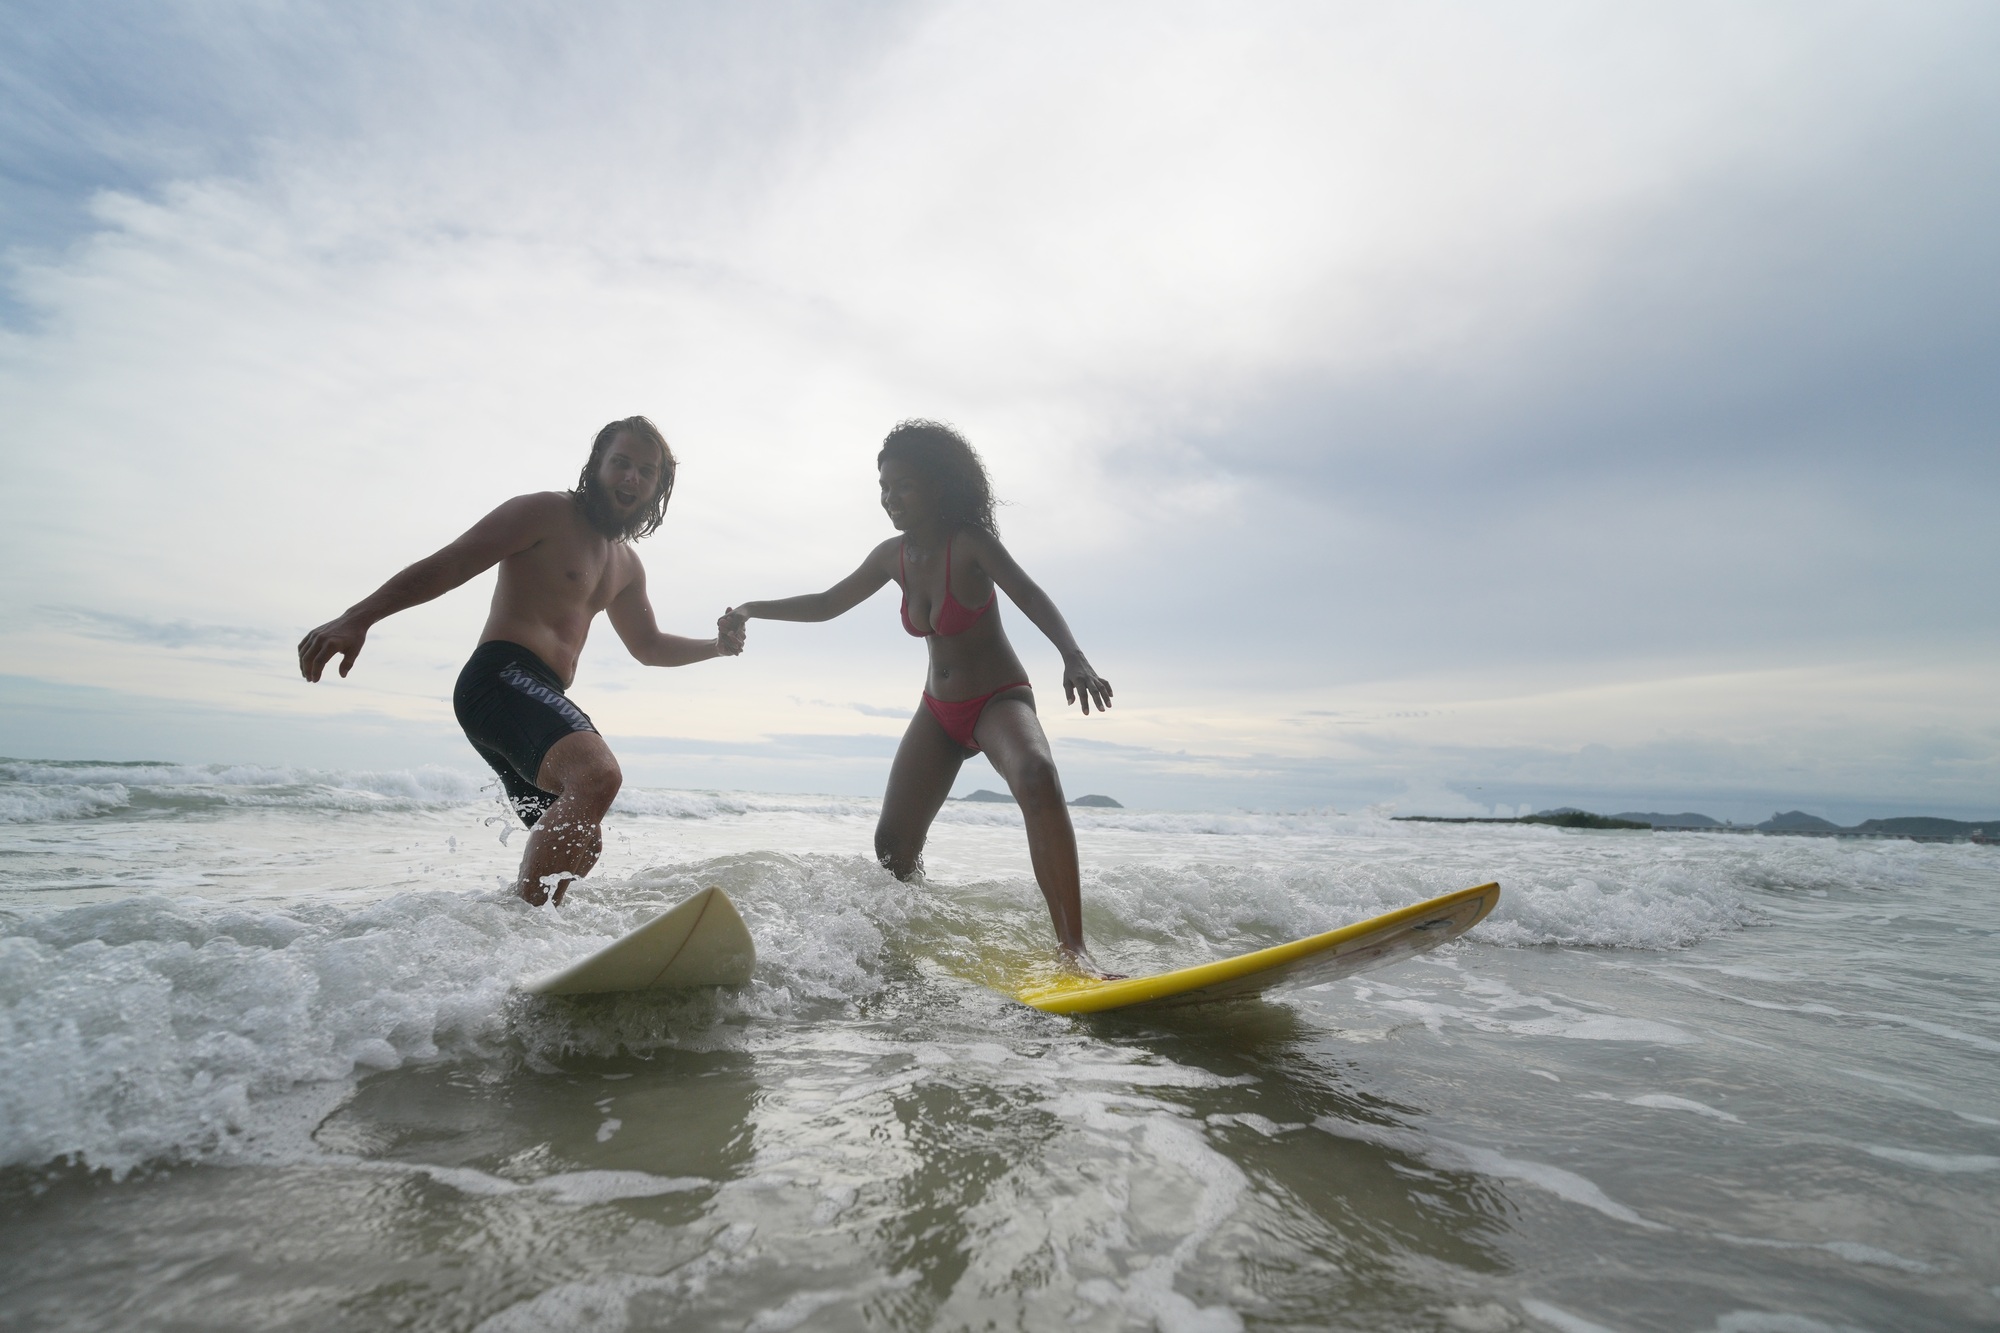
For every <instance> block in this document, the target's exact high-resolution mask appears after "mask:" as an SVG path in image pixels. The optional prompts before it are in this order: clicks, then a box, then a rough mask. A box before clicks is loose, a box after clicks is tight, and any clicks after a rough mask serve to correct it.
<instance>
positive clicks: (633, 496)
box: [611, 491, 639, 505]
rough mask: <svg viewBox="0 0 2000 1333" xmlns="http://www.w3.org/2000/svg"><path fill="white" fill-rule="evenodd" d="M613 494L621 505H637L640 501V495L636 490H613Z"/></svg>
mask: <svg viewBox="0 0 2000 1333" xmlns="http://www.w3.org/2000/svg"><path fill="white" fill-rule="evenodd" d="M611 496H612V498H613V499H615V500H616V501H618V503H619V504H621V505H635V504H637V503H639V496H638V493H637V492H635V491H613V492H611Z"/></svg>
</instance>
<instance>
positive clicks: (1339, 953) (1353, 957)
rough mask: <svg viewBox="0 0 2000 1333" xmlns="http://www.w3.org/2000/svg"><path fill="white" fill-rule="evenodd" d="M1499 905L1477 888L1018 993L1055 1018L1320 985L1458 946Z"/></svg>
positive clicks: (1494, 887) (1495, 892)
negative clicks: (1189, 961) (1257, 944)
mask: <svg viewBox="0 0 2000 1333" xmlns="http://www.w3.org/2000/svg"><path fill="white" fill-rule="evenodd" d="M1499 901H1500V886H1499V885H1498V884H1480V885H1477V886H1476V887H1473V888H1470V889H1460V890H1459V891H1458V892H1457V893H1447V894H1445V895H1444V896H1443V897H1441V898H1432V899H1430V900H1429V901H1427V902H1421V903H1417V904H1415V905H1413V906H1410V907H1399V908H1397V909H1396V910H1395V911H1393V912H1384V913H1383V914H1382V915H1381V916H1373V917H1369V918H1368V919H1367V920H1366V921H1357V922H1355V923H1354V924H1353V925H1351V926H1342V927H1341V928H1340V929H1338V930H1329V931H1327V932H1326V933H1324V934H1321V935H1308V936H1307V937H1306V938H1304V939H1302V940H1293V941H1292V942H1291V943H1290V944H1279V945H1274V946H1272V947H1271V948H1269V949H1259V950H1257V951H1256V952H1255V953H1245V954H1238V955H1237V956H1236V957H1234V958H1224V959H1223V960H1221V961H1220V962H1215V963H1202V964H1200V965H1198V966H1195V967H1183V968H1181V969H1179V970H1178V971H1174V972H1160V973H1157V974H1155V975H1153V976H1150V977H1128V978H1126V979H1124V980H1122V981H1095V980H1091V979H1089V978H1086V977H1079V976H1066V977H1063V978H1061V979H1060V980H1057V981H1054V982H1049V983H1046V984H1042V985H1036V986H1030V987H1028V988H1027V989H1026V990H1022V991H1019V992H1016V994H1015V996H1014V998H1015V999H1017V1000H1019V1001H1020V1002H1021V1003H1022V1004H1025V1005H1029V1006H1030V1007H1032V1008H1035V1009H1040V1010H1042V1011H1043V1012H1045V1013H1051V1014H1095V1013H1102V1012H1103V1011H1104V1010H1107V1009H1129V1008H1132V1007H1133V1006H1135V1005H1154V1006H1159V1007H1165V1006H1168V1005H1176V1004H1202V1003H1206V1002H1207V1001H1210V1000H1233V999H1238V998H1240V997H1242V996H1246V995H1255V994H1257V993H1258V992H1260V991H1264V990H1268V989H1270V988H1271V987H1272V986H1275V985H1277V984H1278V983H1280V982H1289V983H1293V984H1297V985H1306V986H1316V985H1318V984H1319V983H1320V982H1322V981H1334V980H1338V979H1339V978H1341V977H1346V976H1352V975H1354V974H1355V973H1356V972H1365V971H1367V970H1368V969H1370V968H1375V967H1381V966H1383V965H1385V964H1388V963H1394V962H1399V961H1401V960H1402V959H1405V958H1410V957H1414V956H1415V955H1417V954H1420V953H1424V952H1426V951H1428V950H1431V949H1435V948H1437V946H1438V945H1440V944H1443V943H1445V942H1446V941H1447V940H1455V939H1457V938H1458V937H1459V936H1460V935H1463V934H1464V933H1465V932H1466V931H1468V930H1471V929H1472V928H1473V927H1474V926H1476V925H1478V924H1479V923H1480V922H1481V921H1483V920H1484V919H1485V918H1486V914H1487V913H1489V912H1491V911H1492V910H1493V908H1494V907H1495V906H1496V905H1497V904H1498V903H1499Z"/></svg>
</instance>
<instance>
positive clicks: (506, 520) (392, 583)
mask: <svg viewBox="0 0 2000 1333" xmlns="http://www.w3.org/2000/svg"><path fill="white" fill-rule="evenodd" d="M551 501H555V502H556V503H563V501H561V500H560V499H559V497H556V496H553V495H517V496H515V497H514V498H513V499H511V500H509V501H508V502H507V503H506V504H503V505H501V506H500V507H499V508H498V509H495V510H494V511H493V512H492V513H490V514H488V515H487V516H486V517H485V518H482V519H480V520H479V521H478V522H477V523H475V524H473V525H472V527H471V528H470V529H469V530H468V531H467V532H466V533H465V535H464V536H462V537H460V538H459V539H458V540H457V541H455V542H453V543H452V544H451V545H449V546H447V547H445V548H444V549H443V550H441V551H438V552H436V553H435V554H432V555H427V556H425V557H424V558H423V559H421V560H419V561H417V563H415V564H414V565H411V566H410V567H409V568H408V569H405V570H403V571H402V572H400V573H398V574H396V575H395V576H394V577H393V578H391V579H390V580H389V581H388V582H387V583H384V584H383V585H382V586H381V587H379V588H377V589H376V590H375V591H374V592H372V593H369V594H368V595H367V596H366V597H364V598H362V599H361V600H360V601H358V602H356V603H355V604H354V605H353V606H351V607H349V608H348V609H347V610H346V612H345V613H343V614H342V615H340V616H338V617H336V618H335V619H333V620H329V621H327V622H326V623H325V624H324V625H321V626H320V627H319V628H318V629H316V630H314V631H313V632H312V633H310V634H308V635H306V636H305V637H304V638H303V639H300V640H299V674H300V675H302V676H304V677H305V678H306V679H307V680H313V681H316V680H318V679H319V678H320V675H321V673H322V672H324V671H325V670H326V664H327V663H328V662H331V661H332V660H333V659H334V658H335V657H338V658H340V674H341V675H343V676H345V675H346V674H347V673H348V671H349V670H350V669H351V668H352V667H353V666H354V660H355V659H356V658H358V657H360V656H361V646H362V645H363V644H364V643H366V642H367V640H368V630H369V628H370V627H371V626H373V625H374V624H375V622H376V621H378V620H381V619H383V618H385V617H387V616H392V615H394V614H396V612H398V611H406V610H408V609H409V608H410V607H413V606H420V605H422V604H423V603H425V602H428V601H431V600H432V599H434V598H438V597H442V596H444V595H445V594H446V593H448V592H450V591H451V590H452V589H453V588H456V587H457V586H458V585H459V584H461V583H464V582H465V581H466V580H467V579H470V578H474V577H476V576H478V575H480V574H483V573H485V572H486V571H487V570H489V569H491V568H493V566H495V565H497V564H499V563H500V562H501V561H502V560H505V559H506V558H507V557H508V556H510V555H513V554H514V553H515V552H517V551H525V550H527V549H528V548H529V547H530V546H533V545H534V544H535V543H536V542H537V541H538V540H540V537H541V528H542V523H543V521H544V520H545V519H546V518H547V516H548V515H547V510H548V508H549V506H550V503H551Z"/></svg>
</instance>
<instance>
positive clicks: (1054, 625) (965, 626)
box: [724, 421, 1111, 973]
mask: <svg viewBox="0 0 2000 1333" xmlns="http://www.w3.org/2000/svg"><path fill="white" fill-rule="evenodd" d="M875 462H876V465H877V466H878V467H879V468H880V469H881V474H882V508H883V509H884V510H886V511H887V512H888V515H889V522H890V524H891V525H892V526H894V527H895V528H896V530H897V531H898V532H900V533H902V536H900V537H895V538H891V539H890V540H888V541H885V542H883V543H882V544H881V545H880V546H877V547H876V548H875V549H874V550H873V551H871V552H869V554H868V558H867V559H866V560H863V561H862V562H861V567H860V568H859V569H857V570H855V571H854V572H853V573H852V574H849V575H848V576H847V577H846V578H844V579H842V580H841V581H840V582H839V583H836V584H834V585H833V587H831V588H828V589H827V590H826V591H825V592H819V593H808V594H806V595H805V596H802V597H787V598H784V599H783V600H781V601H775V602H744V603H743V604H741V605H740V606H735V607H732V608H730V610H729V613H728V615H727V616H725V618H724V619H725V623H726V625H727V626H728V627H729V628H732V629H733V628H739V627H740V626H741V625H742V623H743V622H744V621H746V620H760V619H761V620H811V621H819V620H831V619H833V618H834V617H835V616H838V615H841V614H843V613H845V612H847V611H849V610H852V609H853V608H854V607H856V606H858V605H860V604H861V603H862V602H863V601H866V600H867V599H868V598H869V597H870V596H872V595H873V594H874V593H875V592H876V591H877V590H878V589H879V588H881V586H882V585H883V584H885V583H887V582H888V581H889V580H891V579H894V580H896V582H897V583H899V584H901V585H902V589H903V610H902V615H903V628H904V629H905V630H907V631H909V632H910V633H911V634H914V635H916V636H918V637H920V638H922V639H923V640H924V642H925V644H926V646H927V647H928V648H929V649H930V675H929V677H928V679H927V680H926V681H925V684H924V698H923V707H921V708H919V709H918V710H917V713H916V716H915V717H913V718H911V719H910V726H909V729H908V730H907V731H905V732H904V733H903V743H902V745H901V746H899V747H898V748H897V750H896V761H895V763H894V764H893V765H891V766H890V769H889V789H888V790H887V791H886V792H884V793H883V796H882V819H881V822H880V823H879V824H877V825H876V827H875V855H876V856H877V857H879V858H880V859H881V862H882V864H883V865H884V866H886V867H888V869H889V870H890V871H891V872H893V873H894V874H895V875H896V877H897V878H899V879H908V878H909V877H910V876H911V875H913V874H915V873H916V871H917V869H918V867H919V865H920V863H921V858H922V855H923V850H924V838H925V836H926V835H927V834H928V833H929V832H930V827H931V821H932V820H933V819H935V818H937V812H938V810H939V809H940V808H941V807H942V806H943V805H944V802H945V798H946V797H948V796H949V795H950V794H951V784H952V782H953V780H954V779H956V778H957V777H958V769H959V765H960V764H963V763H964V762H965V759H966V756H967V755H970V754H973V753H975V752H977V751H981V750H983V751H985V752H986V757H987V758H988V759H989V760H991V761H992V763H993V767H994V768H995V769H997V770H998V771H999V773H1000V776H1001V777H1002V778H1003V779H1005V780H1006V783H1007V787H1008V790H1010V791H1012V792H1013V793H1014V799H1015V800H1016V801H1017V802H1019V803H1020V806H1021V813H1022V815H1023V816H1024V817H1025V819H1026V821H1027V825H1028V854H1029V857H1030V858H1031V859H1032V861H1033V862H1034V867H1035V882H1036V883H1037V884H1039V885H1041V889H1042V896H1043V897H1045V898H1046V899H1048V904H1049V916H1050V917H1051V918H1053V919H1054V921H1055V928H1056V941H1057V943H1058V945H1059V946H1060V948H1061V949H1062V953H1063V956H1064V959H1065V961H1066V962H1068V963H1069V964H1070V965H1072V966H1075V967H1078V968H1083V969H1086V970H1089V971H1091V972H1093V973H1096V972H1097V969H1096V967H1095V965H1094V964H1092V963H1091V962H1090V959H1089V955H1088V954H1086V953H1085V952H1084V947H1083V905H1082V901H1081V896H1080V894H1079V891H1078V884H1077V880H1078V875H1077V865H1076V830H1075V829H1074V828H1073V827H1072V826H1071V825H1070V821H1069V807H1068V806H1067V805H1065V804H1064V803H1063V792H1062V780H1061V778H1060V777H1058V776H1057V774H1056V765H1055V759H1054V757H1053V756H1052V755H1051V754H1050V753H1049V741H1048V737H1047V736H1045V735H1043V734H1042V724H1041V722H1040V721H1039V720H1038V719H1037V718H1036V716H1035V693H1034V689H1033V687H1032V686H1030V685H1029V683H1028V672H1027V670H1026V668H1024V667H1023V666H1022V665H1021V659H1020V658H1019V657H1017V656H1015V655H1014V648H1013V645H1012V644H1010V643H1008V642H1007V633H1006V631H1005V630H1004V629H1002V628H1001V624H1000V607H999V605H998V593H997V592H996V589H1002V590H1005V592H1006V594H1007V596H1008V597H1009V598H1011V599H1012V600H1013V602H1014V605H1015V606H1017V607H1019V608H1020V609H1021V612H1022V614H1024V615H1026V616H1027V617H1028V619H1029V620H1031V621H1033V622H1034V623H1035V625H1036V627H1037V628H1039V629H1040V630H1041V631H1042V633H1044V634H1046V635H1048V637H1049V641H1050V642H1051V643H1053V644H1055V646H1056V647H1057V648H1058V649H1059V650H1061V652H1062V657H1063V697H1064V698H1065V699H1066V700H1067V701H1069V702H1071V703H1079V702H1080V703H1081V704H1082V706H1083V711H1084V714H1085V715H1086V716H1088V715H1089V713H1090V708H1091V705H1092V704H1093V703H1095V704H1096V705H1097V707H1098V709H1099V711H1102V710H1104V709H1106V708H1109V707H1110V706H1111V683H1110V682H1109V681H1107V680H1105V679H1104V678H1103V677H1101V676H1099V675H1098V674H1097V673H1096V672H1095V671H1093V670H1091V667H1090V663H1089V662H1088V661H1086V660H1085V659H1084V656H1083V650H1082V649H1080V648H1078V647H1077V646H1076V640H1075V639H1074V638H1073V637H1071V635H1070V632H1069V626H1068V625H1067V624H1065V623H1064V622H1063V618H1062V613H1061V612H1060V611H1058V610H1056V607H1055V603H1054V602H1051V601H1050V600H1049V598H1048V594H1047V593H1044V592H1043V591H1042V590H1041V589H1040V588H1039V587H1037V586H1036V585H1035V581H1034V580H1033V579H1031V578H1029V577H1028V576H1027V575H1026V574H1025V573H1023V572H1022V571H1021V567H1020V566H1019V565H1017V564H1015V563H1014V558H1013V557H1012V556H1010V555H1008V554H1007V548H1006V547H1004V546H1002V545H1001V544H1000V536H999V533H998V531H997V530H996V529H995V527H994V524H993V490H992V487H991V486H990V485H989V484H988V482H987V480H986V469H985V467H984V466H982V465H981V463H980V461H979V455H978V454H976V453H974V452H973V449H972V446H971V445H970V444H967V443H966V442H965V439H964V437H962V436H961V435H959V433H958V432H957V431H955V430H953V429H952V428H951V427H949V426H944V425H940V424H939V423H937V422H934V421H905V422H903V423H902V424H901V425H899V426H897V427H896V428H895V429H894V430H892V431H890V432H889V436H888V438H887V439H885V440H884V441H883V442H882V452H881V453H880V454H878V455H877V456H876V459H875Z"/></svg>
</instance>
